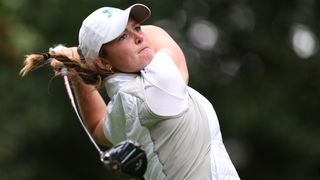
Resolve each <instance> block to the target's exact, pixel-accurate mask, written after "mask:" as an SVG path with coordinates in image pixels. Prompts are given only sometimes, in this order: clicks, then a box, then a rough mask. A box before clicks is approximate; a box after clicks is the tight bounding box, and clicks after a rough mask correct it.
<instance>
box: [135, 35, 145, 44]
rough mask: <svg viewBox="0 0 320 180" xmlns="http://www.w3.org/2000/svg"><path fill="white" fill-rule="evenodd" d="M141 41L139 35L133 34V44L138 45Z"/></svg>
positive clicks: (141, 38)
mask: <svg viewBox="0 0 320 180" xmlns="http://www.w3.org/2000/svg"><path fill="white" fill-rule="evenodd" d="M142 41H143V37H142V34H140V33H134V42H135V43H136V44H140V43H141V42H142Z"/></svg>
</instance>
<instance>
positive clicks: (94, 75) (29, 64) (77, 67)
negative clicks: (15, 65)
mask: <svg viewBox="0 0 320 180" xmlns="http://www.w3.org/2000/svg"><path fill="white" fill-rule="evenodd" d="M51 58H54V59H56V60H58V61H59V62H62V63H63V65H64V66H65V67H66V68H68V69H72V70H74V71H70V72H71V73H77V74H78V75H79V76H80V77H81V79H82V80H83V82H84V83H86V84H90V85H95V86H100V85H101V82H102V79H103V78H105V77H106V76H108V75H110V72H105V71H102V70H100V69H99V68H97V67H96V66H95V65H94V64H86V63H81V62H80V61H79V60H77V59H74V58H72V57H71V58H70V57H68V56H66V55H64V54H63V53H59V51H58V52H55V51H50V52H47V53H42V54H29V55H26V58H25V60H24V66H23V68H22V69H21V70H20V73H19V74H20V75H21V76H22V77H24V76H25V75H26V74H28V73H29V72H31V71H33V70H35V69H37V68H39V67H41V66H43V65H45V64H49V63H50V62H51Z"/></svg>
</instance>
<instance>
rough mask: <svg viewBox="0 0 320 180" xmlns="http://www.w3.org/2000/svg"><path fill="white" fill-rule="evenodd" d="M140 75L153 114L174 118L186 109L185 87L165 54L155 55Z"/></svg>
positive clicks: (174, 66) (177, 71)
mask: <svg viewBox="0 0 320 180" xmlns="http://www.w3.org/2000/svg"><path fill="white" fill-rule="evenodd" d="M141 75H142V77H143V78H144V89H145V95H146V101H147V104H148V106H149V108H150V109H151V111H152V112H153V113H155V114H157V115H160V116H174V115H178V114H179V113H181V112H182V111H183V110H185V109H186V108H187V104H188V92H187V85H186V83H185V82H184V80H183V78H182V76H181V74H180V72H179V70H178V68H177V66H176V65H175V64H174V62H173V60H172V58H171V57H170V56H169V55H168V54H167V53H165V52H161V51H160V52H158V53H156V54H155V56H154V58H153V59H152V61H151V63H150V64H149V65H148V66H147V67H146V68H145V69H144V70H142V71H141Z"/></svg>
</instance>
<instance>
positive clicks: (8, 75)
mask: <svg viewBox="0 0 320 180" xmlns="http://www.w3.org/2000/svg"><path fill="white" fill-rule="evenodd" d="M135 2H141V3H144V4H146V5H147V6H149V7H150V8H151V10H152V16H151V18H150V19H149V20H147V22H145V23H146V24H156V25H158V26H161V27H163V28H164V29H166V30H167V31H168V32H169V34H171V35H172V36H173V37H174V39H175V40H176V41H177V42H178V43H179V45H180V46H181V47H182V49H183V51H184V52H185V55H186V58H187V62H188V68H189V73H190V83H189V84H190V86H192V87H194V88H195V89H197V90H198V91H200V92H201V93H202V94H203V95H205V96H206V97H207V98H208V99H209V100H210V101H211V102H212V104H213V106H214V108H215V110H216V113H217V115H218V117H219V121H220V126H221V131H222V134H223V137H224V142H225V145H226V148H227V150H228V152H229V154H230V156H231V158H232V160H233V162H234V164H235V166H236V168H237V170H238V173H239V175H240V177H241V178H242V179H244V180H270V179H290V180H306V179H308V180H316V179H320V142H319V139H320V132H319V126H320V122H319V107H320V98H319V90H320V85H319V80H320V71H319V70H320V62H319V51H318V50H319V17H320V9H319V5H320V4H319V1H316V0H295V1H289V0H261V1H257V0H256V1H254V0H180V1H172V0H157V1H146V0H145V1H124V0H122V1H120V0H119V1H116V0H110V1H107V0H105V1H99V0H78V1H75V0H69V1H67V0H2V1H0V84H1V88H0V94H1V99H0V115H1V117H0V179H1V180H37V179H59V180H87V179H118V178H115V177H113V175H112V174H110V173H109V172H107V171H106V170H105V169H104V167H103V166H102V164H100V162H99V156H98V154H97V153H96V150H95V148H94V147H93V146H92V144H90V141H89V140H88V138H87V137H86V135H85V133H84V131H83V130H82V129H81V126H80V124H79V123H78V120H77V117H76V115H75V114H74V112H73V110H72V107H71V106H70V102H69V100H68V97H67V95H66V93H65V90H64V87H63V81H62V79H61V78H52V77H53V72H52V70H51V69H50V68H49V67H48V66H44V67H43V68H40V69H38V70H37V71H34V72H32V73H31V74H29V75H28V76H26V77H25V78H21V77H19V75H18V73H19V70H20V69H21V67H22V65H23V59H24V55H25V54H28V53H38V52H45V51H47V50H48V48H49V47H52V46H54V45H57V44H60V43H61V44H64V45H66V46H75V45H77V42H78V31H79V28H80V26H81V22H82V20H83V19H84V18H85V17H86V16H87V15H88V14H89V13H90V12H92V11H94V10H95V9H97V8H99V7H102V6H115V7H120V8H122V9H124V8H126V7H128V6H130V5H131V4H133V3H135ZM190 148H192V146H191V147H190Z"/></svg>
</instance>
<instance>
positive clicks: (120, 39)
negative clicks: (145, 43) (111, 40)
mask: <svg viewBox="0 0 320 180" xmlns="http://www.w3.org/2000/svg"><path fill="white" fill-rule="evenodd" d="M127 36H128V35H127V34H122V35H121V36H120V37H119V38H118V41H122V40H124V39H125V38H126V37H127Z"/></svg>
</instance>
